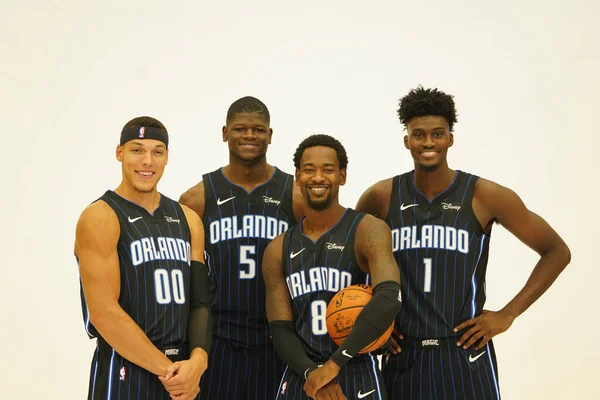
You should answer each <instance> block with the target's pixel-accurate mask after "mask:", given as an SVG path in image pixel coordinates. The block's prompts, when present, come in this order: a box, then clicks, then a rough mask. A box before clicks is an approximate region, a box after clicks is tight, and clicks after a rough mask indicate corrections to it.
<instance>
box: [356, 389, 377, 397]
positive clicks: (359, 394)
mask: <svg viewBox="0 0 600 400" xmlns="http://www.w3.org/2000/svg"><path fill="white" fill-rule="evenodd" d="M374 391H375V389H373V390H371V391H370V392H367V393H361V392H360V390H359V391H358V394H357V395H356V397H358V398H359V399H364V398H365V397H367V396H368V395H370V394H371V393H373V392H374Z"/></svg>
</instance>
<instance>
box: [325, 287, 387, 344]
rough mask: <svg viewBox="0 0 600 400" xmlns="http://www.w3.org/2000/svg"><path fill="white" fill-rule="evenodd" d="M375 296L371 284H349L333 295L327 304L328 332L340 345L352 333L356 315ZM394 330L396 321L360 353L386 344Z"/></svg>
mask: <svg viewBox="0 0 600 400" xmlns="http://www.w3.org/2000/svg"><path fill="white" fill-rule="evenodd" d="M372 297H373V288H372V287H371V286H369V285H352V286H348V287H346V288H344V289H342V290H340V291H339V292H337V293H336V294H335V296H333V298H332V299H331V301H330V302H329V305H328V306H327V312H326V318H327V332H329V336H331V339H333V341H334V342H335V344H337V345H338V346H339V345H341V344H342V342H343V341H344V339H346V336H348V335H349V334H350V331H352V328H353V327H354V322H355V321H356V317H358V314H360V312H361V311H362V309H363V307H364V306H365V305H366V304H367V303H368V302H369V300H371V298H372ZM393 330H394V323H393V322H392V324H391V325H390V327H389V329H388V330H387V331H385V333H384V334H383V335H381V336H380V337H379V339H377V340H375V341H373V342H371V343H370V344H369V345H367V346H366V347H365V348H363V349H362V350H361V351H359V352H358V353H359V354H365V353H369V352H371V351H375V350H377V349H378V348H380V347H381V346H383V345H384V344H385V342H387V341H388V339H389V338H390V336H391V334H392V331H393Z"/></svg>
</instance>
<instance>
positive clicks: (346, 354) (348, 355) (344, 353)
mask: <svg viewBox="0 0 600 400" xmlns="http://www.w3.org/2000/svg"><path fill="white" fill-rule="evenodd" d="M342 354H343V355H345V356H346V357H348V358H352V356H351V355H350V354H348V352H347V351H346V350H343V351H342ZM369 393H371V392H369ZM367 394H368V393H367Z"/></svg>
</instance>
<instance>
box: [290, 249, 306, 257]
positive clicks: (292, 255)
mask: <svg viewBox="0 0 600 400" xmlns="http://www.w3.org/2000/svg"><path fill="white" fill-rule="evenodd" d="M304 249H305V247H303V248H302V250H300V251H299V252H297V253H294V252H293V251H292V252H291V253H290V258H294V257H296V256H297V255H298V254H300V253H302V252H303V251H304Z"/></svg>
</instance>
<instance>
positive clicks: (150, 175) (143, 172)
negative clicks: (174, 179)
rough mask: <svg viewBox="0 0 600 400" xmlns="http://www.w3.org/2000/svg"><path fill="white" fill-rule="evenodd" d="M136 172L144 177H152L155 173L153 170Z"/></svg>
mask: <svg viewBox="0 0 600 400" xmlns="http://www.w3.org/2000/svg"><path fill="white" fill-rule="evenodd" d="M135 173H136V174H138V175H139V176H140V177H142V178H143V179H148V178H151V177H152V176H153V175H154V174H155V173H154V172H152V171H135Z"/></svg>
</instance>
